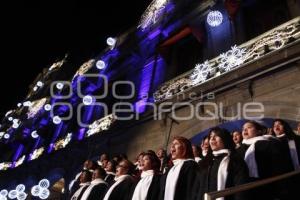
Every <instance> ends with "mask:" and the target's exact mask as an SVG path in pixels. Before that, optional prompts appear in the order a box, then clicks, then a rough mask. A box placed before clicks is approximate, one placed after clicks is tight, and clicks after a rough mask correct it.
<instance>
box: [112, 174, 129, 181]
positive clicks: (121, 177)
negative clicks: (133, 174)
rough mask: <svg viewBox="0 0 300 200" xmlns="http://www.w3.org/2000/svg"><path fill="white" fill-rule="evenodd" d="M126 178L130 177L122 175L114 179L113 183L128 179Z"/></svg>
mask: <svg viewBox="0 0 300 200" xmlns="http://www.w3.org/2000/svg"><path fill="white" fill-rule="evenodd" d="M128 177H130V175H128V174H124V175H121V176H118V177H115V181H123V180H125V179H126V178H128Z"/></svg>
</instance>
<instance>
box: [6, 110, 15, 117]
mask: <svg viewBox="0 0 300 200" xmlns="http://www.w3.org/2000/svg"><path fill="white" fill-rule="evenodd" d="M13 111H14V110H9V111H7V112H6V113H5V117H7V116H8V115H9V114H11V113H12V112H13Z"/></svg>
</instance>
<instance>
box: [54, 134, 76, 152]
mask: <svg viewBox="0 0 300 200" xmlns="http://www.w3.org/2000/svg"><path fill="white" fill-rule="evenodd" d="M71 139H72V133H68V135H67V136H66V137H65V138H64V139H61V140H58V141H57V142H55V144H54V149H55V150H58V149H62V148H65V147H66V146H67V145H68V144H69V143H70V141H71Z"/></svg>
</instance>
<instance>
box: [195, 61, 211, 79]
mask: <svg viewBox="0 0 300 200" xmlns="http://www.w3.org/2000/svg"><path fill="white" fill-rule="evenodd" d="M211 70H212V69H211V66H210V65H209V63H208V61H205V62H204V63H202V64H196V66H195V69H194V72H193V73H192V74H191V76H190V79H191V80H192V82H193V84H194V85H196V84H198V83H201V82H203V81H205V80H206V78H207V75H208V74H209V73H210V72H211Z"/></svg>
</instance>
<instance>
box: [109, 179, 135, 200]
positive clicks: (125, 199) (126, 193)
mask: <svg viewBox="0 0 300 200" xmlns="http://www.w3.org/2000/svg"><path fill="white" fill-rule="evenodd" d="M135 186H136V181H135V180H134V179H133V178H126V179H125V180H123V181H122V182H121V183H119V184H118V185H117V186H116V187H115V188H114V189H113V191H112V193H111V194H110V196H109V198H108V200H131V198H132V195H133V192H134V188H135Z"/></svg>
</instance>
